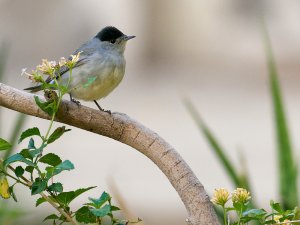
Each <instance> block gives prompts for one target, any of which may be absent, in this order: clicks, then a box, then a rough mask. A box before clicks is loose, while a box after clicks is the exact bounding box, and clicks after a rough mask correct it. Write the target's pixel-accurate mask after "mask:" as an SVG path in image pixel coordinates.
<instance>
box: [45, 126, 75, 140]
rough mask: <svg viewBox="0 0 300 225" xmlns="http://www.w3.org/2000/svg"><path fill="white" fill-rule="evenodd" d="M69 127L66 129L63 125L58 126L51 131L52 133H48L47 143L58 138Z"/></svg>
mask: <svg viewBox="0 0 300 225" xmlns="http://www.w3.org/2000/svg"><path fill="white" fill-rule="evenodd" d="M70 130H71V129H67V130H66V127H65V126H62V127H58V128H56V129H55V131H53V133H52V134H51V135H50V137H49V138H48V141H47V143H48V144H50V143H52V142H54V141H56V140H57V139H58V138H60V137H61V136H62V135H63V134H64V133H65V132H68V131H70Z"/></svg>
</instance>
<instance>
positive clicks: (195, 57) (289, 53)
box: [0, 0, 300, 225]
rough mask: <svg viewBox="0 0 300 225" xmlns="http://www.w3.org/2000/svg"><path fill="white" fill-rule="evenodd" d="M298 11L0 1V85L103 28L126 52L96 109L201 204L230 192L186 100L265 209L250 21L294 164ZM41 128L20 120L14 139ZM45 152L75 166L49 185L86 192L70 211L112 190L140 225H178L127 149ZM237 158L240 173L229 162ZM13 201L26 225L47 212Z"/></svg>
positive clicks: (276, 2) (102, 146)
mask: <svg viewBox="0 0 300 225" xmlns="http://www.w3.org/2000/svg"><path fill="white" fill-rule="evenodd" d="M299 9H300V2H299V1H297V0H272V1H267V0H265V1H262V0H255V1H250V0H248V1H247V0H244V1H240V0H228V1H223V0H211V1H204V0H202V1H199V0H198V1H196V0H187V1H179V0H168V1H158V0H154V1H140V0H127V1H122V0H115V1H108V0H107V1H100V0H85V1H79V0H65V1H37V0H27V1H16V0H0V30H1V33H0V41H2V42H5V43H7V44H8V46H9V55H8V63H7V67H6V71H5V82H6V83H7V84H10V85H12V86H14V87H17V88H24V87H27V86H28V85H30V83H29V82H28V81H27V80H26V79H25V78H24V77H20V73H21V69H22V68H24V67H27V68H28V69H33V68H34V67H35V66H36V65H37V64H39V63H40V61H41V59H42V58H47V59H49V60H58V59H59V58H60V57H61V56H65V57H66V56H68V55H69V54H70V53H72V52H73V51H74V50H75V49H76V48H77V47H79V45H80V44H82V43H83V42H84V41H86V40H87V39H89V38H91V37H93V36H94V35H95V34H96V33H97V32H98V31H99V30H100V29H101V28H102V27H104V26H106V25H114V26H116V27H118V28H119V29H120V30H122V31H123V32H124V33H126V34H128V35H136V36H137V37H136V38H135V39H134V40H132V41H130V42H129V43H128V45H127V49H126V53H125V54H126V58H127V69H126V75H125V78H124V80H123V82H122V83H121V85H120V86H119V87H118V88H117V89H116V90H115V91H114V92H113V93H112V94H111V95H110V96H108V97H107V98H106V99H104V100H102V101H101V105H102V106H103V107H104V108H106V109H111V110H112V111H119V112H124V113H126V114H128V115H130V116H131V117H133V118H135V119H136V120H138V121H140V122H141V123H143V124H145V125H146V126H148V127H149V128H151V129H153V130H154V131H156V132H157V133H159V134H160V135H161V136H162V137H164V138H165V139H166V140H167V141H168V142H169V143H171V144H172V145H173V146H174V147H175V148H176V149H177V150H178V151H179V153H180V154H181V155H182V156H183V158H184V159H185V160H186V161H187V162H188V164H189V165H190V166H191V167H192V169H193V170H194V172H195V173H196V174H197V176H198V177H199V179H200V180H201V182H202V183H203V184H204V185H205V187H206V190H207V191H208V192H209V193H211V192H212V190H213V189H214V188H217V187H226V188H229V189H232V186H231V184H230V183H229V181H228V177H227V176H226V174H225V173H224V172H223V169H222V168H221V167H220V165H219V162H218V161H217V159H216V158H215V156H214V154H213V153H212V152H211V150H210V148H209V146H208V145H207V143H206V142H205V140H204V138H203V136H202V135H201V134H200V133H199V132H198V130H197V127H196V125H195V123H194V122H193V121H192V119H191V117H190V116H189V114H188V113H187V110H186V109H185V107H184V105H183V103H182V99H183V97H188V98H190V99H191V100H192V101H193V102H194V103H195V105H196V106H197V108H198V109H199V112H200V113H201V115H202V117H203V118H204V119H205V121H206V122H207V123H208V124H209V126H210V127H211V128H212V129H213V131H214V133H215V134H216V135H217V137H218V138H219V139H220V140H221V142H222V144H223V145H224V146H225V147H226V149H227V150H228V154H229V155H230V157H231V158H232V160H233V161H234V163H235V165H236V166H238V167H239V168H242V167H243V166H246V167H247V169H248V170H249V173H250V178H251V182H252V185H253V189H254V193H253V194H254V195H255V197H256V199H257V201H258V202H259V203H260V204H261V205H262V206H265V207H267V206H268V202H269V200H270V199H275V200H276V198H277V194H276V193H277V185H276V182H277V180H276V177H277V175H276V164H275V162H276V158H275V155H274V154H275V141H274V135H273V123H272V122H273V119H272V108H271V102H270V95H269V89H268V79H267V78H268V77H267V70H266V63H265V55H264V48H263V47H264V46H263V44H262V40H261V31H260V15H261V13H260V12H262V14H264V16H265V20H266V24H267V27H268V30H269V33H270V36H271V39H272V44H273V47H274V52H275V56H276V59H277V62H278V67H279V72H280V79H281V82H282V87H283V91H284V99H285V102H286V105H287V109H288V110H287V111H288V116H289V122H290V123H289V124H290V128H291V134H292V138H293V146H295V150H296V151H297V152H296V156H297V157H298V155H299V151H298V150H299V146H300V142H299V139H298V138H297V137H298V135H299V131H300V125H299V122H300V120H299V112H300V104H299V98H298V96H299V88H298V87H299V82H300V79H299V69H300V66H299V58H300V51H299V50H300V27H299V19H300V14H299ZM83 104H84V105H88V106H91V107H95V106H94V105H93V104H91V103H85V102H83ZM14 114H15V113H14V112H11V111H9V110H4V113H3V114H2V117H3V118H4V120H5V124H4V126H2V127H5V129H4V130H1V135H2V137H3V138H7V137H8V135H9V131H10V130H9V127H10V126H12V124H13V121H14V116H13V115H14ZM3 118H2V119H3ZM47 124H48V123H47V122H46V121H42V120H40V119H36V118H28V121H27V123H26V128H28V127H32V126H38V127H40V128H41V129H42V130H44V131H45V129H46V127H47ZM57 126H58V124H57ZM49 151H53V152H57V153H59V154H60V155H62V157H63V158H64V159H69V160H71V161H72V162H73V163H74V164H75V167H76V170H74V171H72V172H69V173H66V174H65V175H62V176H61V179H62V180H63V181H64V183H65V186H64V188H65V190H70V189H74V188H78V187H86V186H92V185H97V186H98V188H97V189H95V190H93V191H91V192H89V193H87V194H85V195H83V196H82V198H80V199H79V200H78V201H76V202H74V204H73V205H74V207H78V206H79V205H80V203H82V202H83V201H84V200H85V199H86V198H87V197H88V196H94V197H96V196H98V195H99V194H100V193H101V192H102V191H103V190H107V191H109V190H110V188H109V185H108V181H109V180H110V179H113V180H114V181H115V183H116V185H117V187H118V188H119V190H120V192H121V194H122V196H123V197H124V199H125V200H126V203H127V204H128V207H129V209H130V210H131V211H132V212H133V213H134V215H135V216H139V217H141V218H143V219H144V223H145V224H155V225H160V224H161V225H165V224H175V225H176V224H184V219H185V216H186V214H185V209H184V206H183V204H182V203H181V201H180V199H179V197H178V196H177V194H176V193H175V191H174V190H173V189H172V187H171V185H170V184H169V182H168V181H167V179H166V178H165V177H164V175H163V174H162V173H161V172H160V171H159V170H158V169H157V168H156V167H155V165H154V164H153V163H152V162H151V161H149V160H148V159H147V158H145V157H144V156H142V155H141V154H140V153H138V152H136V151H134V150H133V149H131V148H129V147H127V146H124V145H122V144H120V143H117V142H116V141H113V140H110V139H107V138H105V137H100V136H97V135H94V134H90V133H87V132H85V131H82V130H79V129H76V128H73V129H72V132H69V133H67V134H66V135H65V136H64V138H63V139H61V140H60V141H58V142H57V143H55V144H53V145H52V146H51V147H50V148H49ZM240 152H241V153H242V154H243V155H244V156H245V158H246V161H247V163H246V165H240V163H239V160H238V158H239V157H238V155H239V154H238V153H240ZM18 196H19V202H20V203H19V204H18V206H22V207H23V208H24V209H26V210H28V211H30V212H32V215H31V216H27V217H26V221H27V223H28V224H32V223H33V222H32V221H33V219H36V220H37V221H38V222H37V224H39V223H40V221H41V219H42V218H44V217H45V216H46V215H47V213H48V214H49V212H50V213H51V212H53V209H52V208H50V207H49V206H47V205H46V204H45V205H43V206H41V207H38V208H35V207H34V201H35V198H32V197H30V193H29V192H28V191H27V190H26V191H25V189H24V188H23V187H21V188H19V191H18ZM12 205H14V203H12ZM25 207H26V208H25Z"/></svg>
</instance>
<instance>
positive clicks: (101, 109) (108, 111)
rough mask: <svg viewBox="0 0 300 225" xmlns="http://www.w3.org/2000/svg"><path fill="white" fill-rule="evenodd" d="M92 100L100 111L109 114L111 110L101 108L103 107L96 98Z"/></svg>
mask: <svg viewBox="0 0 300 225" xmlns="http://www.w3.org/2000/svg"><path fill="white" fill-rule="evenodd" d="M94 102H95V104H96V106H97V107H98V109H99V110H100V111H102V112H106V113H108V114H109V115H111V111H110V110H105V109H103V108H102V107H101V106H100V105H99V104H98V102H97V101H96V100H94Z"/></svg>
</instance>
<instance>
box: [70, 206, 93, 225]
mask: <svg viewBox="0 0 300 225" xmlns="http://www.w3.org/2000/svg"><path fill="white" fill-rule="evenodd" d="M75 216H76V220H77V221H78V222H79V223H85V224H88V223H96V217H95V216H94V215H93V214H92V212H91V211H90V210H89V207H87V206H83V207H81V208H80V209H78V210H77V211H76V213H75Z"/></svg>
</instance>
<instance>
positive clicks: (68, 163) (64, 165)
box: [56, 160, 74, 171]
mask: <svg viewBox="0 0 300 225" xmlns="http://www.w3.org/2000/svg"><path fill="white" fill-rule="evenodd" d="M56 169H57V170H59V171H63V170H73V169H74V165H73V163H71V161H69V160H65V161H63V162H62V163H60V164H59V165H57V166H56Z"/></svg>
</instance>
